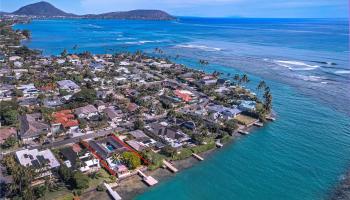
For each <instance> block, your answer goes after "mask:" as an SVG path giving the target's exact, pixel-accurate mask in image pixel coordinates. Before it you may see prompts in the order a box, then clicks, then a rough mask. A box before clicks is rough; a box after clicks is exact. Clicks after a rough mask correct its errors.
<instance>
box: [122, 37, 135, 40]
mask: <svg viewBox="0 0 350 200" xmlns="http://www.w3.org/2000/svg"><path fill="white" fill-rule="evenodd" d="M134 39H136V38H132V37H120V38H117V40H134Z"/></svg>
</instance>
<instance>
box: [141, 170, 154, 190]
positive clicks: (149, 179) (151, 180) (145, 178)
mask: <svg viewBox="0 0 350 200" xmlns="http://www.w3.org/2000/svg"><path fill="white" fill-rule="evenodd" d="M137 173H138V174H139V175H140V176H141V177H142V180H143V181H144V182H145V183H146V184H147V185H148V186H153V185H155V184H157V183H158V181H157V180H156V179H155V178H153V177H152V176H147V175H146V174H144V173H143V172H141V171H140V170H137Z"/></svg>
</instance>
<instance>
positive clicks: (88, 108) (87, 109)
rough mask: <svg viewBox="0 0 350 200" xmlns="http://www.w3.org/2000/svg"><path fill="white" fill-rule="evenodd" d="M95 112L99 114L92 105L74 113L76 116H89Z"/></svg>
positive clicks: (78, 109)
mask: <svg viewBox="0 0 350 200" xmlns="http://www.w3.org/2000/svg"><path fill="white" fill-rule="evenodd" d="M94 112H97V109H96V108H95V106H93V105H91V104H89V105H87V106H84V107H80V108H77V109H75V111H74V113H75V114H76V115H80V114H89V113H94Z"/></svg>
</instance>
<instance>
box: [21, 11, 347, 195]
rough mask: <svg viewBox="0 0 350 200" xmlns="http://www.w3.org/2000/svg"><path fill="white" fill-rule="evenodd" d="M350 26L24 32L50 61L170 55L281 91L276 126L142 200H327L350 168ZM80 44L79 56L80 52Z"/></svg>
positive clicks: (53, 26)
mask: <svg viewBox="0 0 350 200" xmlns="http://www.w3.org/2000/svg"><path fill="white" fill-rule="evenodd" d="M346 23H347V22H344V21H341V20H340V21H337V20H336V21H327V20H268V19H265V20H258V19H241V20H234V19H196V18H194V19H192V18H189V19H187V18H185V19H180V20H179V21H175V22H147V21H115V20H47V21H34V22H33V23H31V24H28V25H18V26H16V27H18V28H28V29H30V30H32V33H33V39H32V40H31V41H27V42H26V43H25V44H27V45H29V46H30V47H34V48H39V49H42V50H43V51H44V54H46V55H49V54H58V53H60V52H61V51H62V50H63V49H64V48H67V49H68V50H69V52H73V51H84V50H90V51H92V52H94V53H112V52H114V51H125V50H130V51H134V50H136V49H141V50H143V51H146V52H148V53H153V49H154V48H155V47H161V48H162V49H163V50H164V54H162V55H160V56H171V57H172V59H173V60H176V61H177V62H181V63H186V64H188V65H189V66H191V67H193V68H197V69H202V68H201V67H199V66H198V65H197V60H198V59H199V58H205V59H208V60H210V65H209V66H207V67H205V69H204V70H206V71H208V72H212V71H214V70H216V71H220V72H222V73H223V75H224V76H226V75H227V74H228V73H230V74H234V73H237V72H239V73H242V72H245V73H248V74H249V77H250V78H251V79H252V82H251V83H250V85H251V86H252V87H253V88H254V87H255V85H256V84H257V82H258V81H259V80H261V79H265V80H266V81H267V83H268V84H269V85H270V86H271V88H272V93H273V97H274V110H275V111H276V112H277V113H278V117H277V121H276V122H274V123H269V124H268V125H267V126H265V127H263V128H260V129H257V130H255V131H254V134H250V135H249V136H247V137H242V138H240V139H238V140H237V141H235V142H234V143H232V144H230V145H228V146H226V147H225V148H223V149H220V150H218V151H217V152H215V153H214V154H213V155H211V156H210V157H209V158H208V159H206V160H205V161H203V162H201V163H199V164H198V165H196V166H195V167H193V168H190V169H188V170H184V171H182V172H180V173H179V174H177V175H176V176H175V177H174V178H170V179H168V180H167V181H164V182H161V183H160V184H159V185H158V186H156V187H153V188H151V189H150V190H149V191H147V192H146V193H144V194H142V195H140V196H138V197H137V199H191V200H192V199H277V200H280V199H297V200H299V199H325V198H326V197H327V195H328V194H329V192H330V191H331V189H332V187H334V184H336V183H337V182H338V181H339V179H340V178H341V177H342V174H344V172H345V170H346V169H347V168H348V167H349V166H350V158H349V155H350V138H349V136H350V118H349V117H348V116H349V115H348V113H349V112H348V109H349V106H348V97H349V92H348V91H349V90H348V83H349V75H348V71H349V69H348V67H349V65H348V64H349V62H348V53H349V51H348V47H347V45H346V44H347V43H348V30H347V26H346ZM320 41H321V42H320ZM75 44H78V46H79V47H78V49H77V50H73V49H72V47H73V46H74V45H75ZM175 55H179V56H180V57H179V58H178V59H175V58H174V56H175ZM276 61H293V62H284V63H283V62H282V63H281V62H276ZM298 62H299V63H298ZM300 62H301V63H302V64H300ZM293 63H294V64H293ZM327 63H328V64H327ZM330 63H336V64H330ZM282 65H288V66H282ZM339 72H340V73H339ZM318 77H319V78H318Z"/></svg>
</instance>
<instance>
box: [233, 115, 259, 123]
mask: <svg viewBox="0 0 350 200" xmlns="http://www.w3.org/2000/svg"><path fill="white" fill-rule="evenodd" d="M235 120H236V121H237V122H238V123H240V124H243V125H248V124H252V123H254V122H256V121H257V120H258V119H256V118H253V117H250V116H247V115H242V114H240V115H237V116H236V117H235Z"/></svg>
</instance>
